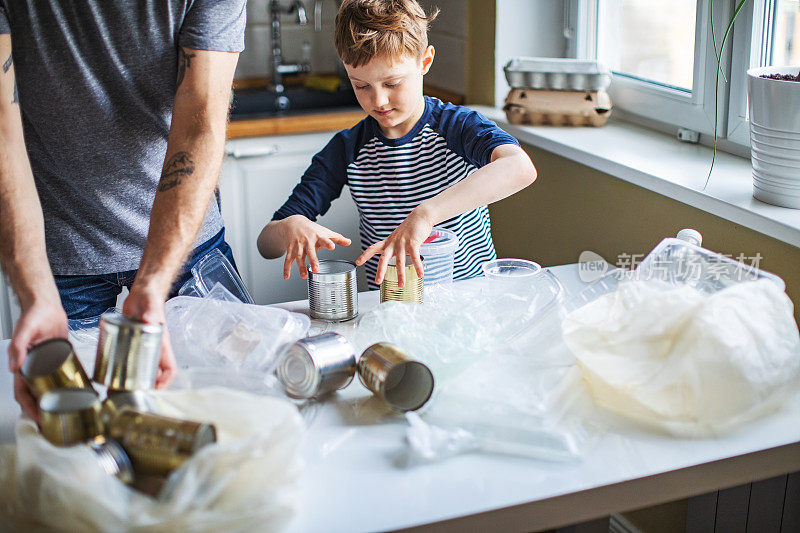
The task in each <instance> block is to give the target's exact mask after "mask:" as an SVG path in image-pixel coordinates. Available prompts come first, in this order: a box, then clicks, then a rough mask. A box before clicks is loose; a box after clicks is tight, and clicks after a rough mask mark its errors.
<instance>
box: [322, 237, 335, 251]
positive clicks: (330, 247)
mask: <svg viewBox="0 0 800 533" xmlns="http://www.w3.org/2000/svg"><path fill="white" fill-rule="evenodd" d="M320 248H325V249H326V250H333V249H334V248H336V245H335V244H333V241H332V240H330V239H328V238H326V237H320V238H319V240H317V249H320Z"/></svg>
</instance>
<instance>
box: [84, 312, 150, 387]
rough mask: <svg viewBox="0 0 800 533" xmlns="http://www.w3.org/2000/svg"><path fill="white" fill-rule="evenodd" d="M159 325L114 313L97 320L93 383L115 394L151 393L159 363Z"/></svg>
mask: <svg viewBox="0 0 800 533" xmlns="http://www.w3.org/2000/svg"><path fill="white" fill-rule="evenodd" d="M162 333H163V327H162V325H161V324H146V323H144V322H140V321H138V320H136V319H133V318H128V317H126V316H122V315H120V314H118V313H104V314H103V315H102V316H101V317H100V336H99V339H98V341H97V357H96V359H95V363H94V376H93V377H94V380H95V381H96V382H98V383H101V384H103V385H105V386H107V387H108V388H109V389H114V390H117V391H123V390H136V389H152V388H153V387H154V386H155V383H156V375H157V374H158V362H159V360H160V359H161V335H162Z"/></svg>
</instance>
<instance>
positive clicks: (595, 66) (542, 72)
mask: <svg viewBox="0 0 800 533" xmlns="http://www.w3.org/2000/svg"><path fill="white" fill-rule="evenodd" d="M503 70H504V71H505V73H506V81H508V84H509V85H510V86H511V87H512V88H515V89H540V90H550V91H602V90H604V89H606V88H608V86H609V84H610V83H611V70H609V69H608V67H606V66H605V65H603V64H602V63H600V62H598V61H590V60H585V59H560V58H549V57H515V58H512V59H511V60H510V61H509V62H508V63H506V66H505V67H504V68H503Z"/></svg>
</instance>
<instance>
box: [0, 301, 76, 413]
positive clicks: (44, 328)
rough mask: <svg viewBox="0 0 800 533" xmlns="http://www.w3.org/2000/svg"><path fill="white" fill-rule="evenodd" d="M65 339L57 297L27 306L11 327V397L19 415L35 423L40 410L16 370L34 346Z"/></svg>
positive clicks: (64, 321) (9, 360)
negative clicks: (12, 379)
mask: <svg viewBox="0 0 800 533" xmlns="http://www.w3.org/2000/svg"><path fill="white" fill-rule="evenodd" d="M68 336H69V329H68V328H67V315H66V313H65V312H64V309H63V308H62V307H61V302H60V300H59V299H58V296H57V295H56V296H55V297H54V298H53V297H51V298H46V299H43V300H35V301H34V302H33V303H32V304H31V305H29V306H26V307H25V308H24V309H23V310H22V315H21V316H20V318H19V321H17V324H16V326H15V327H14V333H13V334H12V336H11V344H9V345H8V369H9V370H10V371H11V372H13V373H14V374H15V375H14V398H15V399H16V400H17V402H18V403H19V405H20V407H21V408H22V412H23V413H25V414H26V415H28V416H29V417H31V418H32V419H33V420H35V421H37V423H38V421H39V410H38V409H37V407H36V400H35V399H34V398H33V396H32V395H31V393H30V391H29V390H28V386H27V385H26V384H25V381H24V380H23V379H22V376H21V375H20V374H19V371H20V369H21V368H22V365H23V364H24V363H25V359H26V357H27V356H28V350H30V349H31V348H32V347H33V346H34V345H36V344H38V343H40V342H42V341H46V340H48V339H54V338H63V339H66V338H67V337H68Z"/></svg>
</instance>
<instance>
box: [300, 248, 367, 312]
mask: <svg viewBox="0 0 800 533" xmlns="http://www.w3.org/2000/svg"><path fill="white" fill-rule="evenodd" d="M318 270H319V271H318V272H316V273H315V272H311V269H310V268H309V269H308V307H309V311H310V313H311V318H320V319H322V320H330V321H332V322H342V321H345V320H351V319H353V318H355V317H356V316H358V289H357V287H356V265H355V264H353V263H351V262H350V261H342V260H338V259H331V260H326V261H320V262H319V269H318Z"/></svg>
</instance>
